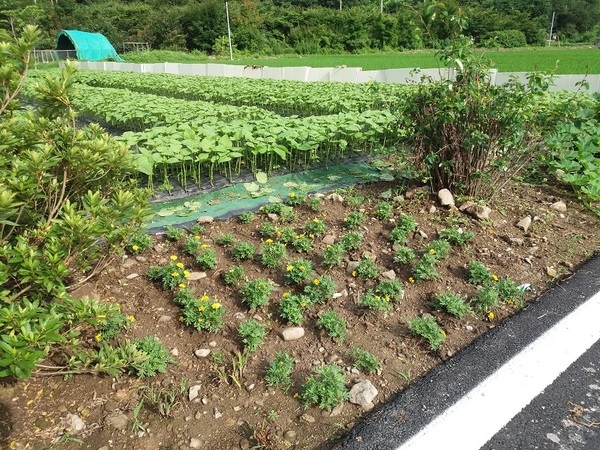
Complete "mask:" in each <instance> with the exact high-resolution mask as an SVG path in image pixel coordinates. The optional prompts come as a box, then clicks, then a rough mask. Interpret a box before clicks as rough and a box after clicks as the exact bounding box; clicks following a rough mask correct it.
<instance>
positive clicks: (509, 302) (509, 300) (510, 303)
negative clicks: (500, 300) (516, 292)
mask: <svg viewBox="0 0 600 450" xmlns="http://www.w3.org/2000/svg"><path fill="white" fill-rule="evenodd" d="M506 303H507V304H509V305H512V304H513V303H514V302H513V301H512V299H510V298H509V299H508V300H506Z"/></svg>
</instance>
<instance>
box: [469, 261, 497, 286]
mask: <svg viewBox="0 0 600 450" xmlns="http://www.w3.org/2000/svg"><path fill="white" fill-rule="evenodd" d="M467 271H468V277H469V278H468V279H469V283H471V284H475V285H478V286H485V285H487V284H488V283H490V282H491V281H492V280H493V278H492V272H491V271H490V269H488V268H487V267H486V266H485V265H484V264H483V263H480V262H479V261H475V260H472V261H469V265H468V267H467Z"/></svg>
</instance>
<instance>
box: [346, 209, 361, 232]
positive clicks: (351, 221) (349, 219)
mask: <svg viewBox="0 0 600 450" xmlns="http://www.w3.org/2000/svg"><path fill="white" fill-rule="evenodd" d="M364 221H365V215H364V214H363V213H361V212H360V211H352V212H350V213H349V214H348V215H347V216H346V217H344V226H345V227H346V228H348V229H350V230H353V229H356V228H358V227H360V226H361V225H362V224H363V222H364Z"/></svg>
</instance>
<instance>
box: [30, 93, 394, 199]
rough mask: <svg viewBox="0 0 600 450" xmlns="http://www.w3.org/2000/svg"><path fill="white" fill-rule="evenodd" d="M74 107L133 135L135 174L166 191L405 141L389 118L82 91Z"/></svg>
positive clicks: (384, 114) (129, 139)
mask: <svg viewBox="0 0 600 450" xmlns="http://www.w3.org/2000/svg"><path fill="white" fill-rule="evenodd" d="M26 91H27V93H28V94H29V95H30V96H31V95H33V94H32V92H31V89H30V88H28V89H27V90H26ZM72 103H73V105H74V107H75V109H76V110H77V111H79V113H80V114H82V115H83V116H85V117H86V118H89V119H91V120H98V121H100V122H102V123H104V124H106V125H109V126H111V127H113V128H117V129H120V130H129V131H126V132H125V133H124V134H123V135H122V136H121V137H120V138H118V139H121V140H123V141H125V142H126V143H127V144H128V145H129V146H130V147H131V148H132V149H133V150H134V152H135V161H136V165H137V170H138V171H139V172H140V173H141V174H144V175H145V176H146V177H147V180H148V184H149V186H153V185H154V182H155V181H157V182H158V183H161V185H162V186H163V187H164V188H165V189H167V190H169V189H170V188H171V183H170V180H172V179H176V180H177V181H178V183H180V184H181V185H182V186H187V185H188V182H190V181H191V182H194V183H196V184H198V185H200V184H201V183H202V181H205V180H208V181H210V182H212V181H213V178H214V175H215V173H218V174H221V175H224V176H226V177H232V175H233V174H239V173H240V171H241V170H242V168H246V169H248V170H251V171H252V172H253V173H256V172H258V171H265V172H267V173H270V172H271V171H272V170H273V169H276V168H279V167H285V168H287V169H289V170H295V169H296V168H297V167H298V166H299V165H300V166H302V167H309V166H311V165H314V164H315V163H318V162H323V163H325V164H327V163H328V162H330V161H334V160H341V159H343V158H344V157H345V156H348V154H349V153H355V152H364V153H368V152H370V151H372V150H373V149H378V148H383V147H388V146H392V145H395V144H397V143H398V140H399V138H400V135H401V134H402V128H398V127H397V120H396V118H395V116H393V115H392V114H391V113H390V112H389V111H365V112H362V113H357V112H353V113H350V112H349V113H339V114H333V115H326V116H311V117H305V118H299V117H282V116H278V115H276V114H274V113H271V112H267V111H264V110H261V109H260V108H252V107H239V108H238V107H233V106H230V105H215V104H212V103H207V102H197V101H186V100H179V99H169V98H167V97H161V96H155V95H152V94H140V93H136V92H131V91H128V90H126V89H113V88H94V87H89V86H84V85H80V86H78V89H77V90H76V92H75V94H74V95H73V96H72ZM142 130H143V131H142Z"/></svg>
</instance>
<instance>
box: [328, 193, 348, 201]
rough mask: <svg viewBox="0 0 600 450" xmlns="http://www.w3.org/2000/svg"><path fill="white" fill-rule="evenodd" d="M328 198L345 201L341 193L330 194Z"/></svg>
mask: <svg viewBox="0 0 600 450" xmlns="http://www.w3.org/2000/svg"><path fill="white" fill-rule="evenodd" d="M325 198H326V199H327V200H331V201H332V202H337V203H342V202H343V201H344V197H342V196H341V195H340V194H329V195H328V196H327V197H325Z"/></svg>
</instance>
